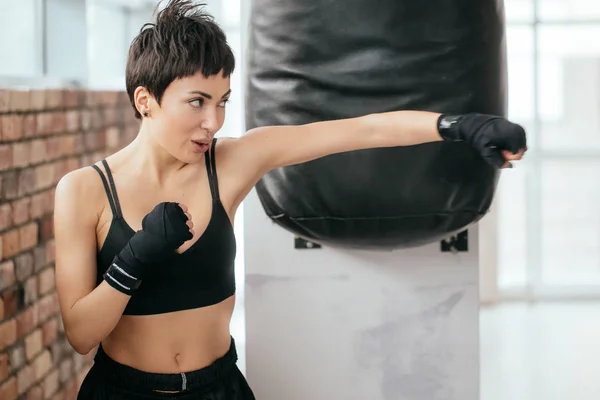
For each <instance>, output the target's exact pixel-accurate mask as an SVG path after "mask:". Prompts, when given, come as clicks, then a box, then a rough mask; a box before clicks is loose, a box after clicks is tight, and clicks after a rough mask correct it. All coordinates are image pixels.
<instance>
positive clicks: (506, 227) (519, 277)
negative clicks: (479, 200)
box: [496, 26, 535, 287]
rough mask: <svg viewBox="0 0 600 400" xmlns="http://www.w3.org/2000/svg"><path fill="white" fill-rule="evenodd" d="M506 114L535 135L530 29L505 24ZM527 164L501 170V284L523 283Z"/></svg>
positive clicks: (499, 194)
mask: <svg viewBox="0 0 600 400" xmlns="http://www.w3.org/2000/svg"><path fill="white" fill-rule="evenodd" d="M506 36H507V59H508V94H509V96H508V97H509V99H508V104H509V106H508V114H509V118H510V119H511V120H513V121H515V122H518V123H520V124H522V125H524V126H525V128H526V129H527V131H528V135H529V137H530V138H531V136H533V135H534V132H533V120H534V114H535V111H534V104H533V100H534V96H533V95H534V86H533V77H534V64H533V28H532V27H530V26H508V27H507V32H506ZM526 168H527V166H526V165H520V164H519V165H518V166H517V168H515V169H513V170H508V171H503V172H502V175H501V178H500V183H499V184H498V191H497V197H496V201H497V202H498V269H499V273H498V284H499V286H500V287H510V286H523V285H525V283H526V265H527V253H526V248H527V240H526V239H527V236H526V235H527V229H526V218H525V216H526V185H525V184H526V175H527V169H526Z"/></svg>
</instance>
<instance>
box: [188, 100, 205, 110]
mask: <svg viewBox="0 0 600 400" xmlns="http://www.w3.org/2000/svg"><path fill="white" fill-rule="evenodd" d="M188 103H189V104H190V105H191V106H192V107H196V108H200V107H202V106H203V105H204V99H203V98H198V99H193V100H190V101H188Z"/></svg>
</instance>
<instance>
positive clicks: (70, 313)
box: [63, 282, 130, 354]
mask: <svg viewBox="0 0 600 400" xmlns="http://www.w3.org/2000/svg"><path fill="white" fill-rule="evenodd" d="M129 299H130V296H128V295H126V294H123V293H121V292H119V291H118V290H115V289H114V288H112V287H111V286H110V285H108V284H107V283H106V282H102V283H101V284H100V285H99V286H98V287H96V288H95V289H94V290H93V291H92V292H90V294H88V295H87V296H85V297H83V298H81V299H80V300H78V301H77V302H76V303H75V304H74V305H73V307H71V309H70V310H67V311H66V312H65V313H63V315H64V318H65V321H64V322H65V332H66V335H67V339H68V340H69V343H70V344H71V346H72V347H73V348H74V349H75V351H77V352H78V353H80V354H87V353H89V352H90V351H91V350H92V349H93V348H94V347H95V346H97V345H98V344H99V343H100V342H101V341H102V340H104V338H105V337H106V336H108V335H109V334H110V333H111V332H112V331H113V329H114V328H115V326H116V325H117V323H118V322H119V319H120V318H121V316H122V315H123V311H124V310H125V307H126V306H127V303H128V302H129Z"/></svg>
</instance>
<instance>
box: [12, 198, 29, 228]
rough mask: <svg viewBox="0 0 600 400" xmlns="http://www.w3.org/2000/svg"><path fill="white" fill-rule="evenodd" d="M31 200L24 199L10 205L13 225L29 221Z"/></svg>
mask: <svg viewBox="0 0 600 400" xmlns="http://www.w3.org/2000/svg"><path fill="white" fill-rule="evenodd" d="M30 204H31V198H30V197H25V198H23V199H20V200H15V201H13V203H12V216H13V224H15V225H20V224H22V223H23V222H25V221H27V220H28V219H29V208H30Z"/></svg>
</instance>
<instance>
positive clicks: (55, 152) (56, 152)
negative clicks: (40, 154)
mask: <svg viewBox="0 0 600 400" xmlns="http://www.w3.org/2000/svg"><path fill="white" fill-rule="evenodd" d="M61 141H62V137H61V136H56V137H51V138H48V139H46V154H47V157H48V159H49V160H54V159H56V158H58V157H60V156H61V155H62V154H61V147H60V144H61Z"/></svg>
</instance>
